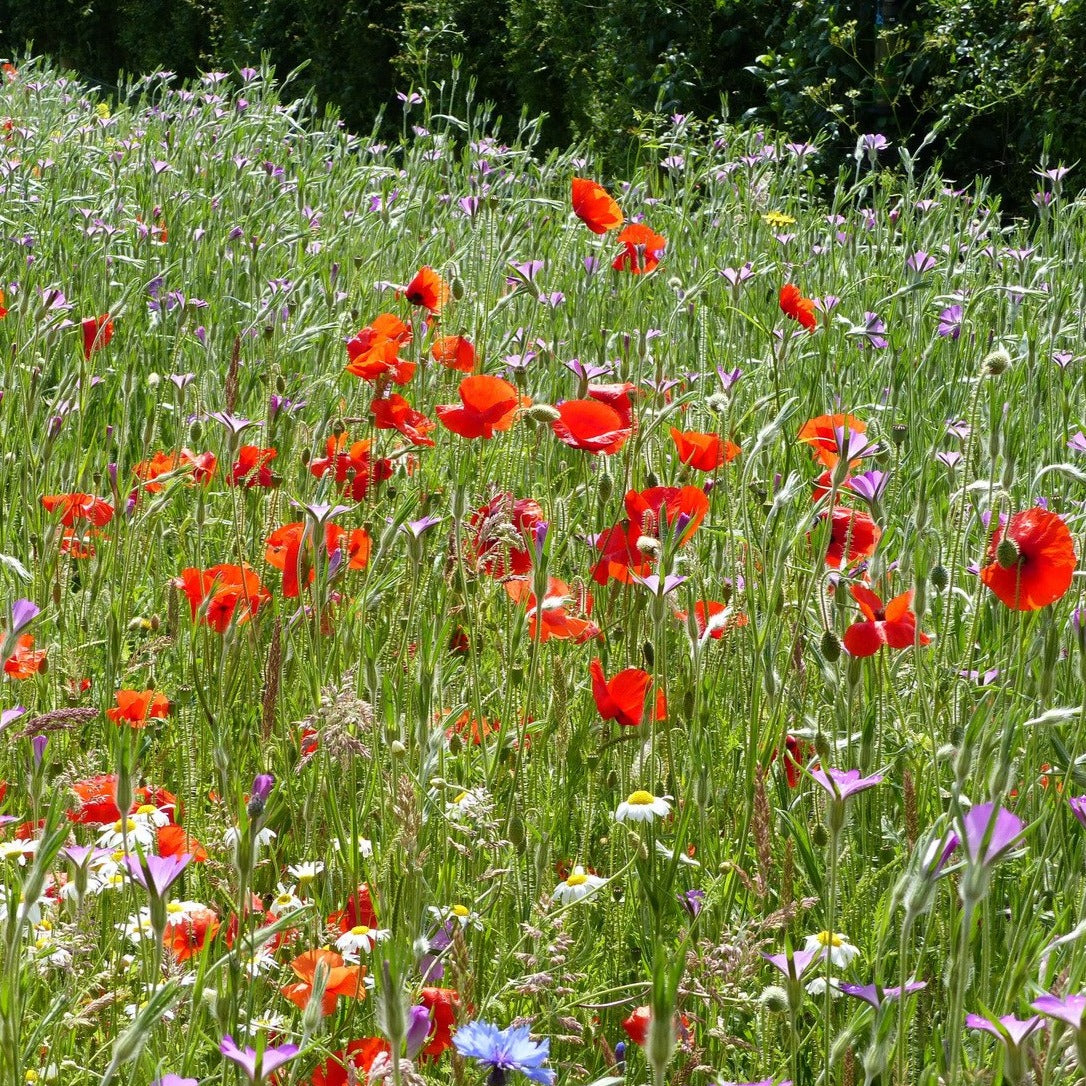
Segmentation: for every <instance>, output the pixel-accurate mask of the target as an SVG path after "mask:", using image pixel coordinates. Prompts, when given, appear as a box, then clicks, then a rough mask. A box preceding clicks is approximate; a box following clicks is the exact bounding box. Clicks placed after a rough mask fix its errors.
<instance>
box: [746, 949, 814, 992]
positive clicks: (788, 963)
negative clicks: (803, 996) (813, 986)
mask: <svg viewBox="0 0 1086 1086" xmlns="http://www.w3.org/2000/svg"><path fill="white" fill-rule="evenodd" d="M825 953H826V948H825V947H819V948H818V949H817V950H795V951H793V952H792V953H791V954H763V955H762V957H763V958H765V960H766V961H767V962H769V963H770V965H775V966H776V967H777V968H778V969H779V970H780V971H781V972H782V973H783V974H784V975H785V977H787V978H788V980H790V981H792V982H793V983H798V982H799V980H800V978H801V977H802V976H803V974H804V973H806V972H807V970H808V969H810V968H811V966H812V965H813V964H814V963H815V962H816V961H818V960H819V959H820V958H822V957H824V956H825Z"/></svg>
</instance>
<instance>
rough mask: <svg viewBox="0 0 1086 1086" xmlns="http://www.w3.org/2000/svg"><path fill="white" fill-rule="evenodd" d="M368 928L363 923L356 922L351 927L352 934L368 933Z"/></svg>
mask: <svg viewBox="0 0 1086 1086" xmlns="http://www.w3.org/2000/svg"><path fill="white" fill-rule="evenodd" d="M369 933H370V929H369V928H367V927H366V925H365V924H358V925H357V926H356V927H353V928H351V934H352V935H369Z"/></svg>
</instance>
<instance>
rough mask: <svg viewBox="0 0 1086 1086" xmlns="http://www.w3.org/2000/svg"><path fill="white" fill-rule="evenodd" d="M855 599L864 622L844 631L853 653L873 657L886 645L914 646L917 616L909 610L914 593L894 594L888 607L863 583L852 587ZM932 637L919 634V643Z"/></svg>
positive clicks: (851, 590) (855, 623)
mask: <svg viewBox="0 0 1086 1086" xmlns="http://www.w3.org/2000/svg"><path fill="white" fill-rule="evenodd" d="M849 591H850V592H851V593H852V598H853V599H854V600H855V601H856V602H857V603H858V604H859V605H860V610H861V611H862V612H863V614H864V621H863V622H854V623H853V624H852V625H851V626H849V628H848V629H847V630H845V639H844V643H845V648H846V649H847V650H848V651H849V653H850V654H851V655H853V656H874V655H875V653H876V652H878V651H879V649H881V648H882V646H883V645H889V646H890V648H892V649H907V648H911V647H912V645H913V644H914V642H915V641H916V640H917V635H916V615H914V614H913V613H912V611H910V610H909V606H910V604H911V603H912V602H913V594H912V592H903V593H902V594H901V595H900V596H895V597H894V598H893V599H892V600H891V601H890V602H889V603H888V604H886V606H885V607H884V606H883V603H882V600H881V599H879V597H878V596H876V595H875V593H874V592H872V591H871V589H870V588H864V586H863V585H858V584H854V585H851V586H850V587H849ZM930 643H931V638H930V637H929V636H928V635H927V634H926V633H923V632H922V633H921V634H920V644H921V645H928V644H930Z"/></svg>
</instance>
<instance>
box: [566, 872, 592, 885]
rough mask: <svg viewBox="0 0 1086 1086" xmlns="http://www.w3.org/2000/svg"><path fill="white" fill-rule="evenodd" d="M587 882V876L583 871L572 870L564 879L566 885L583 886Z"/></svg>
mask: <svg viewBox="0 0 1086 1086" xmlns="http://www.w3.org/2000/svg"><path fill="white" fill-rule="evenodd" d="M586 882H588V876H587V875H586V874H585V873H584V872H583V871H574V872H573V874H572V875H570V877H569V878H568V879H566V885H567V886H584V884H585V883H586Z"/></svg>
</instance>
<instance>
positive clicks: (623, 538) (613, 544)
mask: <svg viewBox="0 0 1086 1086" xmlns="http://www.w3.org/2000/svg"><path fill="white" fill-rule="evenodd" d="M644 534H645V533H644V532H642V530H641V526H640V525H639V524H635V523H633V522H632V521H629V520H623V521H619V523H618V524H616V525H614V526H613V527H611V528H608V529H607V530H606V531H603V532H600V534H599V535H598V536H597V537H596V543H595V546H596V550H598V551H599V552H600V557H599V558H598V559H597V561H596V564H595V565H594V566H593V567H592V579H593V580H594V581H595V582H596V583H597V584H607V582H608V581H609V580H612V579H613V580H616V581H619V582H620V583H622V584H632V583H633V578H632V576H631V574H636V575H637V576H638V577H647V576H648V575H649V574H650V573H651V572H652V563H651V562H650V561H649V559H648V558H647V557H646V556H645V555H644V554H642V553H641V551H640V550H639V549H638V546H637V544H638V541H639V540H640V539H641V537H642V535H644Z"/></svg>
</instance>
